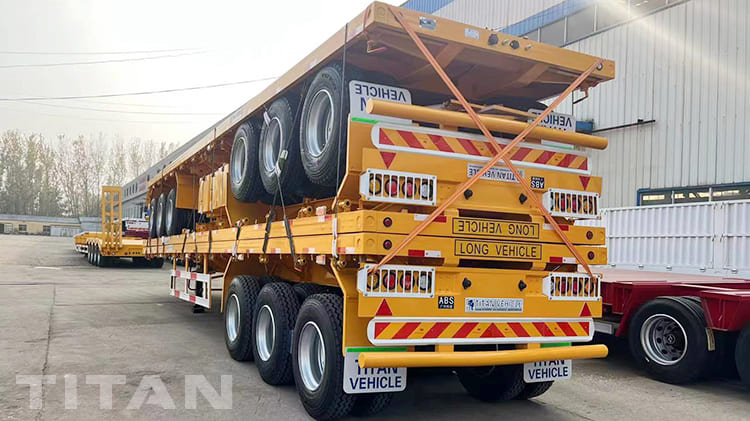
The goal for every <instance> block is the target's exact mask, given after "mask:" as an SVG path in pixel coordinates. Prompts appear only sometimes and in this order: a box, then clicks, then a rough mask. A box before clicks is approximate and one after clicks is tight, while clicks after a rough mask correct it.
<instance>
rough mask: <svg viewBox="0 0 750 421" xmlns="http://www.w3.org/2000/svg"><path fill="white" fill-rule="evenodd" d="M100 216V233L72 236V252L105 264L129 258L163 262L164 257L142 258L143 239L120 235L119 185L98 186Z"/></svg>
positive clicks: (154, 264)
mask: <svg viewBox="0 0 750 421" xmlns="http://www.w3.org/2000/svg"><path fill="white" fill-rule="evenodd" d="M101 215H102V230H101V231H100V232H82V233H80V234H78V235H76V236H74V237H73V243H74V245H75V249H76V251H77V252H79V253H81V254H85V255H86V259H87V260H88V262H89V263H90V264H92V265H94V266H102V267H106V266H111V265H112V264H114V262H115V261H116V260H117V259H120V258H131V259H133V263H135V264H138V265H147V266H151V267H161V266H162V265H163V264H164V259H160V258H150V259H147V258H146V255H145V245H146V241H145V240H144V239H143V238H140V237H127V236H124V235H123V234H124V233H123V223H122V187H119V186H103V187H102V198H101Z"/></svg>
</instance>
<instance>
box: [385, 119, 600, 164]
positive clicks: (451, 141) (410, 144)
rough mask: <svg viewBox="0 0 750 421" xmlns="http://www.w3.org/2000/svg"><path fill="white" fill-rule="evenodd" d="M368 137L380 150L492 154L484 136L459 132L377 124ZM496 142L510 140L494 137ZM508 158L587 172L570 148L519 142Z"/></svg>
mask: <svg viewBox="0 0 750 421" xmlns="http://www.w3.org/2000/svg"><path fill="white" fill-rule="evenodd" d="M372 140H373V143H374V144H375V146H377V147H378V148H380V149H384V150H391V151H406V152H412V153H422V154H426V155H434V156H445V157H450V158H460V159H468V160H473V161H486V160H489V159H491V158H492V157H493V156H494V155H495V153H494V152H493V149H492V147H491V146H490V144H489V142H487V139H485V138H484V137H482V136H474V135H470V134H464V133H459V132H450V131H446V130H436V129H430V128H418V127H409V129H408V130H404V127H403V126H395V125H393V126H389V125H387V124H383V123H380V124H377V125H375V126H374V127H373V132H372ZM496 140H497V141H498V143H499V144H500V145H503V144H507V143H509V142H510V140H508V139H501V138H496ZM510 159H511V161H513V162H514V163H517V164H518V165H520V166H531V167H535V166H536V167H538V166H546V167H555V169H557V170H564V171H568V172H576V173H581V174H589V164H588V157H587V156H586V155H582V154H579V153H575V152H572V151H561V150H559V149H554V148H549V147H544V146H533V147H532V146H530V145H529V144H521V145H518V146H516V147H515V148H513V151H512V152H511V155H510Z"/></svg>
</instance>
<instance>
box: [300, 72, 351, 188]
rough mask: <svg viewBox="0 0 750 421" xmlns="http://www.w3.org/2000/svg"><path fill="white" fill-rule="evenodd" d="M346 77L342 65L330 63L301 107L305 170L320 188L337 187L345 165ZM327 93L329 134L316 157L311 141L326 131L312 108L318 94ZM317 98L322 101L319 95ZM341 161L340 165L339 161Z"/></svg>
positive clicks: (308, 91) (315, 78)
mask: <svg viewBox="0 0 750 421" xmlns="http://www.w3.org/2000/svg"><path fill="white" fill-rule="evenodd" d="M342 80H343V74H342V71H341V65H339V64H338V63H335V64H331V65H329V66H326V67H324V68H323V69H321V70H320V71H319V72H318V73H317V74H316V75H315V77H314V78H313V80H312V82H311V83H310V86H309V88H308V89H307V94H306V95H305V99H304V102H303V104H302V114H301V117H300V135H299V141H300V154H301V159H302V166H303V167H304V169H305V174H307V177H308V178H309V179H310V181H312V182H313V183H315V184H318V185H321V186H335V185H336V184H337V181H338V174H336V170H337V168H339V167H340V168H341V169H343V164H344V162H346V130H347V122H346V118H347V116H348V115H349V94H348V84H344V92H342V91H341V87H342ZM319 93H320V94H321V95H324V94H327V98H328V99H329V107H330V110H329V113H330V114H329V115H331V114H332V118H331V119H330V124H331V126H330V128H329V130H330V134H328V135H327V137H328V140H327V142H326V143H325V145H324V146H323V147H322V149H321V150H320V153H319V155H318V156H314V154H313V153H312V151H311V150H310V149H309V148H308V139H310V140H312V136H311V135H313V136H314V134H315V133H316V132H317V135H318V136H324V133H321V131H326V130H327V128H326V122H323V121H320V117H325V116H321V115H319V114H317V113H312V105H313V104H314V102H315V101H314V100H315V98H316V96H317V95H318V94H319ZM342 94H343V96H344V98H345V99H346V100H345V101H344V107H343V108H342V107H341V104H342V102H341V97H342ZM318 98H322V97H320V96H318ZM339 158H341V162H340V164H341V165H337V161H338V160H339Z"/></svg>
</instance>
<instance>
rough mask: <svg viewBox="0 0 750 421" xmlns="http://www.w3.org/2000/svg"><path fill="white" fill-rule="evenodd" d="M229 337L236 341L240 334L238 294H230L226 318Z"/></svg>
mask: <svg viewBox="0 0 750 421" xmlns="http://www.w3.org/2000/svg"><path fill="white" fill-rule="evenodd" d="M226 328H227V338H229V340H230V341H231V342H234V341H235V340H236V339H237V337H238V336H239V334H240V300H239V298H237V295H236V294H232V295H230V296H229V302H228V303H227V318H226Z"/></svg>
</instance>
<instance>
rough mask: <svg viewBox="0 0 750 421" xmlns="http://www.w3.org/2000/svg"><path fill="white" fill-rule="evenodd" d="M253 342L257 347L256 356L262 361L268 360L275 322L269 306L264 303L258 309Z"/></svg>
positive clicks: (271, 350) (271, 349) (273, 337)
mask: <svg viewBox="0 0 750 421" xmlns="http://www.w3.org/2000/svg"><path fill="white" fill-rule="evenodd" d="M256 326H257V329H256V331H255V343H256V347H257V348H258V356H259V357H260V359H261V360H263V361H268V359H269V358H271V353H272V352H273V342H274V339H275V338H276V324H275V323H274V319H273V313H272V312H271V308H270V307H268V306H267V305H264V306H263V307H261V308H260V311H258V322H257V324H256Z"/></svg>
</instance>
